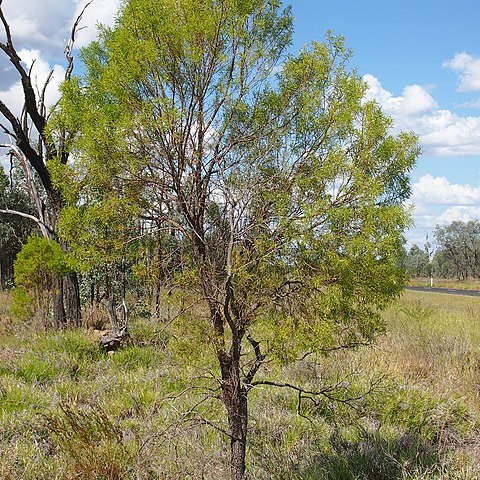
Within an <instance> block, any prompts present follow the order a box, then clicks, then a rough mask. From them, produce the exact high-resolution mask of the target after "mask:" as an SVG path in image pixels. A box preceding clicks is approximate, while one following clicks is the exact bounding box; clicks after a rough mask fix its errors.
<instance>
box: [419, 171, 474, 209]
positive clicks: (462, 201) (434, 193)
mask: <svg viewBox="0 0 480 480" xmlns="http://www.w3.org/2000/svg"><path fill="white" fill-rule="evenodd" d="M411 201H412V202H413V203H414V204H417V205H421V206H424V205H425V204H435V205H456V206H466V205H480V187H472V186H471V185H468V184H467V185H459V184H456V183H450V182H449V181H448V180H447V179H446V178H445V177H433V176H432V175H430V174H427V175H423V176H422V177H420V179H419V180H418V182H416V183H415V184H413V186H412V197H411Z"/></svg>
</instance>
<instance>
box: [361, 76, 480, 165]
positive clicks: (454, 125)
mask: <svg viewBox="0 0 480 480" xmlns="http://www.w3.org/2000/svg"><path fill="white" fill-rule="evenodd" d="M363 78H364V80H365V81H366V82H367V85H368V89H367V92H366V96H367V98H368V99H371V100H376V101H377V102H378V103H379V104H380V106H381V107H382V109H383V111H384V112H385V113H386V114H387V115H390V116H392V117H393V118H394V119H395V127H396V128H397V129H398V130H412V131H414V132H416V133H417V134H418V135H419V136H420V143H421V145H422V148H423V150H424V152H427V153H431V154H434V155H438V156H463V155H480V117H478V116H466V117H464V116H460V115H458V114H455V113H453V112H451V111H450V110H442V109H439V108H438V105H437V103H436V102H435V100H434V99H433V98H432V96H431V95H430V94H429V93H428V91H427V90H426V89H425V88H423V87H421V86H419V85H410V86H407V87H405V88H404V89H403V93H402V95H401V96H398V97H395V96H394V95H393V94H392V93H391V92H389V91H388V90H386V89H384V88H383V87H382V85H381V83H380V81H379V80H378V79H377V78H375V77H374V76H373V75H365V76H364V77H363Z"/></svg>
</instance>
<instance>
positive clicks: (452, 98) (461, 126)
mask: <svg viewBox="0 0 480 480" xmlns="http://www.w3.org/2000/svg"><path fill="white" fill-rule="evenodd" d="M292 8H293V13H294V16H295V26H296V33H295V38H294V49H295V50H297V49H298V48H300V47H301V46H302V45H304V44H306V43H308V42H309V41H311V40H312V39H317V40H321V39H322V37H323V35H324V32H325V31H326V30H328V29H330V30H333V32H334V33H335V34H337V35H342V36H344V37H345V39H346V43H347V45H348V47H349V48H351V49H352V51H353V58H352V61H351V65H352V67H354V68H356V69H357V71H358V73H359V74H360V75H362V76H365V77H364V78H365V79H366V80H367V81H368V83H369V84H372V86H373V87H375V88H371V90H370V95H371V98H375V99H376V100H377V101H379V103H380V104H381V105H382V106H383V107H384V111H385V112H386V113H387V114H389V115H391V116H393V117H394V118H395V121H396V124H397V125H398V128H402V129H413V130H414V131H416V132H417V133H418V134H419V135H420V142H421V145H422V149H423V153H422V155H421V157H420V158H419V159H418V163H417V166H416V168H415V170H414V171H413V172H412V187H413V196H412V202H414V203H415V205H416V208H415V211H414V218H415V223H416V225H415V227H414V228H412V229H411V230H410V231H409V232H408V234H407V237H408V239H409V242H410V243H413V242H418V243H420V244H422V243H423V242H424V241H425V236H426V234H427V232H428V233H431V232H432V231H433V229H434V228H435V225H436V224H437V223H438V224H445V223H449V222H451V221H453V220H464V221H466V220H470V219H480V162H479V160H480V36H479V34H478V21H479V19H480V2H478V0H457V1H456V2H451V1H446V0H436V1H434V0H420V1H418V0H417V1H413V0H402V1H393V2H387V1H379V0H367V1H363V2H358V1H354V0H343V1H342V0H340V1H336V2H323V1H322V2H320V1H315V0H298V1H294V2H293V3H292ZM430 238H431V234H430Z"/></svg>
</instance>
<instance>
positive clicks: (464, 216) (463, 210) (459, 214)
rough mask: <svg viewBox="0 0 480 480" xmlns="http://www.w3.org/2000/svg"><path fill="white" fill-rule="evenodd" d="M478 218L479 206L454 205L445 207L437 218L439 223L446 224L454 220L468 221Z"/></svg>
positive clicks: (479, 214) (479, 216)
mask: <svg viewBox="0 0 480 480" xmlns="http://www.w3.org/2000/svg"><path fill="white" fill-rule="evenodd" d="M479 219H480V207H462V206H455V207H450V208H447V209H446V210H445V211H444V212H443V213H442V214H441V215H440V216H439V217H438V219H437V223H438V224H440V225H448V224H450V223H452V222H455V221H460V222H469V221H470V220H479Z"/></svg>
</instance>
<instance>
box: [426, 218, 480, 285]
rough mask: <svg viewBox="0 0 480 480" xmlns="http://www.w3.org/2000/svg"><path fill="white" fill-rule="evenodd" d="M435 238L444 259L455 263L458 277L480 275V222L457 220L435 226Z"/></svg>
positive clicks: (455, 273) (454, 273)
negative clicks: (445, 224)
mask: <svg viewBox="0 0 480 480" xmlns="http://www.w3.org/2000/svg"><path fill="white" fill-rule="evenodd" d="M435 240H436V243H437V245H438V247H439V250H441V251H442V252H443V260H444V261H445V262H449V263H451V264H453V265H454V270H455V271H454V272H452V273H453V275H455V276H457V277H458V279H463V280H465V279H467V278H468V277H471V276H473V277H478V276H479V275H480V222H478V221H476V220H474V221H469V222H461V221H455V222H452V223H451V224H449V225H447V226H445V227H442V226H440V225H437V226H436V228H435Z"/></svg>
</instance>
